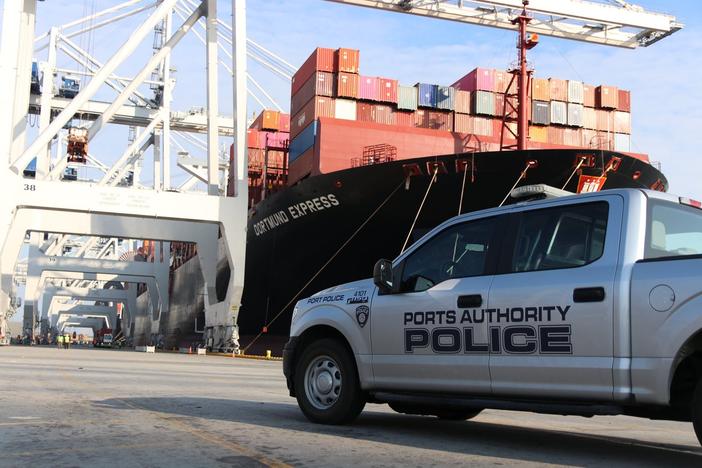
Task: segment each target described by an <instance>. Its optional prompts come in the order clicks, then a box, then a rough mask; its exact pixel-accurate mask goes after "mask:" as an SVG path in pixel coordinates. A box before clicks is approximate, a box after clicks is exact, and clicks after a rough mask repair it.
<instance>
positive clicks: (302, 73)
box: [290, 47, 335, 95]
mask: <svg viewBox="0 0 702 468" xmlns="http://www.w3.org/2000/svg"><path fill="white" fill-rule="evenodd" d="M334 55H335V53H334V50H333V49H325V48H323V47H318V48H316V49H315V50H314V52H312V54H311V55H310V56H309V57H307V60H305V62H304V63H303V64H302V65H301V66H300V68H299V69H298V70H297V71H296V72H295V74H294V75H293V77H292V80H291V81H290V83H291V93H290V94H291V95H293V94H295V93H297V92H298V90H299V89H300V88H302V85H304V84H305V83H306V82H307V80H308V79H309V78H310V76H312V74H313V73H314V72H315V71H325V72H333V71H334Z"/></svg>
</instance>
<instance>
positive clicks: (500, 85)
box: [495, 70, 516, 93]
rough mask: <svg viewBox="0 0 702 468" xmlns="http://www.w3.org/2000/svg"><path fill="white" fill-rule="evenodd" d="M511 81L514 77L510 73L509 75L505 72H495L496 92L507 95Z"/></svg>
mask: <svg viewBox="0 0 702 468" xmlns="http://www.w3.org/2000/svg"><path fill="white" fill-rule="evenodd" d="M511 79H512V75H511V74H510V73H507V72H506V71H504V70H495V92H496V93H505V92H506V91H507V87H508V86H509V81H510V80H511ZM513 86H514V85H513ZM515 90H516V88H515Z"/></svg>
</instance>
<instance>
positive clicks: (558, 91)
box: [548, 78, 568, 102]
mask: <svg viewBox="0 0 702 468" xmlns="http://www.w3.org/2000/svg"><path fill="white" fill-rule="evenodd" d="M548 86H549V94H550V96H551V100H552V101H563V102H567V101H568V82H567V81H566V80H560V79H558V78H549V79H548Z"/></svg>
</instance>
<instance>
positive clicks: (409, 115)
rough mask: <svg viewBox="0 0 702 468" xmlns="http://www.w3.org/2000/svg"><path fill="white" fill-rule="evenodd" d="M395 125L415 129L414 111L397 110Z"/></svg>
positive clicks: (395, 112)
mask: <svg viewBox="0 0 702 468" xmlns="http://www.w3.org/2000/svg"><path fill="white" fill-rule="evenodd" d="M394 114H395V125H397V126H400V127H414V111H403V110H396V111H394Z"/></svg>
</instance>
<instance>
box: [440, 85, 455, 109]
mask: <svg viewBox="0 0 702 468" xmlns="http://www.w3.org/2000/svg"><path fill="white" fill-rule="evenodd" d="M455 97H456V90H455V89H454V88H452V87H451V86H437V87H436V107H438V108H439V109H445V110H453V109H454V101H455Z"/></svg>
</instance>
